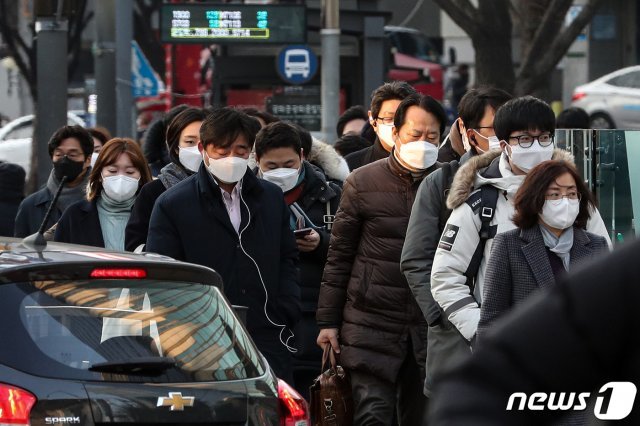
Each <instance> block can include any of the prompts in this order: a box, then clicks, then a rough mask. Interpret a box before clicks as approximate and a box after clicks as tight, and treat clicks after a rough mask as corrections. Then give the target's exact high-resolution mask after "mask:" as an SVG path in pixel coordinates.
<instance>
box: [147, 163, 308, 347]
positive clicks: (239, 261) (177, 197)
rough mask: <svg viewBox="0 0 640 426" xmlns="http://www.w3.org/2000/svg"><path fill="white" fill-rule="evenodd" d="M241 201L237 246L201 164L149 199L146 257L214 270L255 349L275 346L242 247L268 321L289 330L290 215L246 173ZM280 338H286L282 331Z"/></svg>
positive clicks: (293, 270) (293, 266) (276, 193)
mask: <svg viewBox="0 0 640 426" xmlns="http://www.w3.org/2000/svg"><path fill="white" fill-rule="evenodd" d="M242 198H243V199H244V203H246V204H243V203H242V202H241V205H240V210H241V212H242V221H241V223H240V230H242V229H244V228H245V226H246V227H247V228H246V230H245V231H244V232H243V233H242V245H241V242H240V239H239V237H238V234H237V233H236V231H235V229H234V228H233V226H232V225H231V221H230V219H229V214H228V213H227V210H226V207H225V205H224V201H223V199H222V194H221V193H220V188H219V187H218V186H217V184H216V183H215V181H214V180H213V178H212V177H211V175H210V174H209V172H208V171H207V169H206V167H205V166H204V165H201V167H200V169H199V171H198V173H196V174H195V175H193V176H191V177H189V178H187V179H185V180H184V181H182V182H180V183H179V184H177V185H175V186H174V187H172V188H170V189H169V190H167V191H166V192H165V193H163V194H162V195H161V196H160V197H159V198H158V200H157V201H156V204H155V206H154V208H153V212H152V214H151V221H150V223H149V234H148V237H147V246H146V251H148V252H155V253H160V254H163V255H166V256H170V257H172V258H174V259H178V260H182V261H186V262H191V263H196V264H199V265H204V266H208V267H210V268H213V269H215V270H216V271H217V272H218V273H219V274H220V275H221V276H222V279H223V281H224V291H225V294H226V296H227V298H228V299H229V300H230V301H231V303H233V304H234V305H243V306H247V307H248V308H249V310H248V313H247V328H248V330H249V332H250V334H251V335H252V337H253V338H254V340H256V343H258V347H260V346H261V344H260V342H259V340H260V337H262V338H264V339H265V340H268V341H269V342H271V343H272V344H275V345H276V347H281V345H280V343H279V342H278V334H279V332H280V328H277V327H275V326H273V325H271V324H270V323H269V321H268V320H267V318H266V316H265V313H264V311H263V309H264V308H263V307H264V303H265V288H263V285H262V283H261V281H260V277H259V275H258V270H257V269H256V266H255V265H254V263H253V261H252V260H251V259H250V258H249V257H247V256H246V255H245V254H244V253H243V248H244V250H245V251H246V252H247V253H248V254H249V255H250V256H251V257H253V259H255V261H256V262H257V264H258V266H259V267H260V273H261V274H262V278H263V279H264V285H265V287H266V290H267V291H268V295H269V296H268V297H269V300H268V303H267V312H268V314H269V317H270V318H271V319H272V320H273V321H274V322H276V323H278V324H283V325H286V326H288V327H289V328H293V326H294V325H295V323H296V322H297V321H298V319H299V317H300V287H299V286H298V270H297V260H298V249H297V247H296V244H295V239H294V236H293V233H292V232H291V229H290V228H289V209H288V207H287V206H286V204H285V202H284V196H283V194H282V190H281V189H280V188H279V187H278V186H276V185H274V184H272V183H269V182H266V181H264V180H261V179H258V178H257V177H256V176H254V175H253V173H252V172H251V171H250V170H249V169H248V168H247V172H246V173H245V175H244V178H243V182H242ZM247 207H248V210H247ZM247 224H248V226H247ZM283 334H284V335H285V336H288V332H285V333H283ZM261 349H263V348H261ZM278 349H280V348H278Z"/></svg>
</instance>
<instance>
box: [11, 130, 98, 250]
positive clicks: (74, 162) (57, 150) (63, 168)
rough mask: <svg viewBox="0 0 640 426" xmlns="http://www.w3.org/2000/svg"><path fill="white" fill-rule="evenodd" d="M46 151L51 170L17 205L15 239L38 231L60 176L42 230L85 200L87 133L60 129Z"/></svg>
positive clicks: (90, 148)
mask: <svg viewBox="0 0 640 426" xmlns="http://www.w3.org/2000/svg"><path fill="white" fill-rule="evenodd" d="M48 148H49V156H50V157H51V160H52V161H53V170H52V171H51V174H50V175H49V179H48V180H47V184H46V185H45V186H44V187H43V188H41V189H40V190H39V191H37V192H34V193H33V194H31V195H29V196H28V197H27V198H25V199H24V200H22V203H20V207H19V208H18V213H17V214H16V223H15V230H14V236H15V237H18V238H23V237H26V236H28V235H31V234H34V233H35V232H37V231H38V229H39V228H40V224H41V223H42V221H43V220H44V216H45V213H46V212H47V209H48V208H49V204H50V203H51V200H53V195H54V194H55V193H56V190H57V189H58V186H59V185H60V182H61V180H62V177H63V176H66V177H67V180H66V181H65V184H64V186H63V188H62V192H60V197H59V198H58V201H57V203H56V206H55V208H54V209H53V210H52V212H51V216H49V220H48V221H47V223H46V225H45V228H44V229H45V230H47V229H49V228H51V227H52V226H53V225H54V224H56V223H57V222H58V220H59V219H60V217H61V216H62V213H63V212H64V211H65V209H66V208H67V207H69V206H70V205H71V204H73V203H75V202H76V201H80V200H82V199H83V198H84V197H85V193H86V188H87V182H88V181H89V173H90V171H91V153H93V138H92V137H91V133H89V132H88V131H87V130H86V129H84V128H83V127H80V126H63V127H61V128H59V129H58V130H57V131H56V132H55V133H54V134H53V136H51V139H49V143H48Z"/></svg>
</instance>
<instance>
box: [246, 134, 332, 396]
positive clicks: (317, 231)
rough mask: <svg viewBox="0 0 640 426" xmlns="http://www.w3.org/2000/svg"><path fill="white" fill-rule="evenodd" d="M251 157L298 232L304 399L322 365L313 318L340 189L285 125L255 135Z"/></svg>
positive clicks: (298, 380) (297, 361) (298, 358)
mask: <svg viewBox="0 0 640 426" xmlns="http://www.w3.org/2000/svg"><path fill="white" fill-rule="evenodd" d="M255 153H256V161H257V168H256V173H257V175H258V177H261V178H262V179H264V180H267V181H269V182H272V183H275V184H276V185H278V186H279V187H280V189H282V191H283V192H284V199H285V202H286V203H287V205H288V206H289V211H290V213H291V214H290V219H289V227H290V229H291V231H292V232H297V234H296V244H297V246H298V250H299V251H300V289H301V296H302V299H301V301H302V318H301V320H300V322H299V323H298V325H297V326H296V328H295V330H294V331H295V335H296V349H297V350H298V351H297V352H296V353H295V355H294V363H293V369H294V383H293V385H294V386H295V388H296V389H298V391H299V392H300V393H302V394H303V396H305V397H307V398H308V396H309V395H308V389H309V386H311V384H312V383H313V380H314V379H315V377H317V375H318V364H319V363H320V362H321V361H322V351H321V350H320V348H318V346H317V345H316V337H317V336H318V331H319V330H318V326H317V325H316V320H315V314H316V309H317V306H318V294H319V292H320V281H321V279H322V271H323V269H324V265H325V262H326V260H327V252H328V250H329V237H330V236H331V226H332V224H333V218H334V216H335V214H336V211H337V210H338V203H339V202H340V194H341V193H342V189H341V188H340V187H339V186H338V185H337V184H335V183H333V182H327V180H326V178H325V176H324V174H323V173H322V172H321V171H319V170H318V169H316V167H315V166H314V165H312V164H311V163H309V162H307V161H306V160H305V159H304V155H303V150H302V145H301V140H300V137H299V134H298V131H297V130H296V129H295V128H294V127H293V126H292V125H290V124H288V123H285V122H277V123H271V124H268V125H267V126H265V127H264V128H262V130H260V132H259V133H258V136H256V143H255ZM300 229H306V230H307V231H308V233H306V232H307V231H300Z"/></svg>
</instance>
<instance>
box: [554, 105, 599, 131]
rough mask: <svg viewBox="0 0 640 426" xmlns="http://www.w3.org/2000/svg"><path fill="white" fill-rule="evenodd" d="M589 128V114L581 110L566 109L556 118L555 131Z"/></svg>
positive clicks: (575, 108)
mask: <svg viewBox="0 0 640 426" xmlns="http://www.w3.org/2000/svg"><path fill="white" fill-rule="evenodd" d="M590 127H591V123H590V121H589V114H587V111H585V110H583V109H582V108H578V107H571V108H567V109H565V110H564V111H562V112H561V113H560V114H558V118H556V128H557V129H589V128H590Z"/></svg>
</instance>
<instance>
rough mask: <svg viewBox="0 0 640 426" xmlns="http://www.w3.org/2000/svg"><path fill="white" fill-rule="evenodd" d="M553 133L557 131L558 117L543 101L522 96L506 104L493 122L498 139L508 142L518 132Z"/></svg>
mask: <svg viewBox="0 0 640 426" xmlns="http://www.w3.org/2000/svg"><path fill="white" fill-rule="evenodd" d="M535 129H538V130H540V131H542V132H551V133H553V132H554V131H555V130H556V116H555V114H554V113H553V110H552V109H551V107H550V106H549V104H547V103H546V102H545V101H543V100H542V99H538V98H535V97H533V96H522V97H520V98H514V99H511V100H510V101H508V102H506V103H505V104H504V105H502V106H501V107H500V108H498V111H496V116H495V118H494V120H493V130H495V132H496V136H497V137H498V139H500V140H503V141H508V140H509V136H511V133H512V132H515V131H516V130H535Z"/></svg>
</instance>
